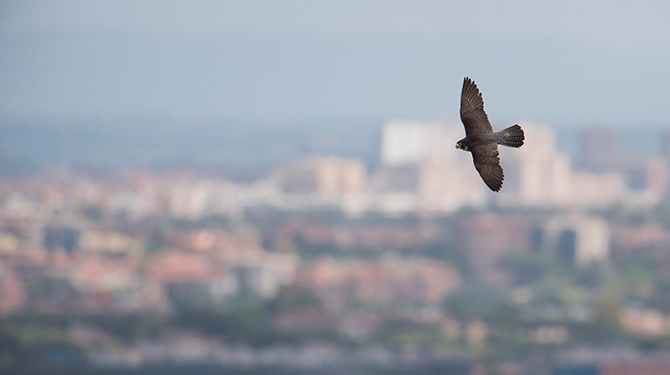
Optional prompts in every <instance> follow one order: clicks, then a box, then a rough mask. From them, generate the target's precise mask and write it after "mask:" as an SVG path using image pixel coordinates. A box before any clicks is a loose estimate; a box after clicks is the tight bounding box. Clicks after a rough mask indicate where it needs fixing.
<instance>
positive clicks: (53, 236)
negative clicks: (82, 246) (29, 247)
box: [43, 226, 81, 253]
mask: <svg viewBox="0 0 670 375" xmlns="http://www.w3.org/2000/svg"><path fill="white" fill-rule="evenodd" d="M80 237H81V232H80V230H79V229H77V228H74V227H61V226H47V227H45V228H44V237H43V242H44V247H45V248H47V249H49V250H65V251H67V252H69V253H71V252H74V251H76V250H79V242H80Z"/></svg>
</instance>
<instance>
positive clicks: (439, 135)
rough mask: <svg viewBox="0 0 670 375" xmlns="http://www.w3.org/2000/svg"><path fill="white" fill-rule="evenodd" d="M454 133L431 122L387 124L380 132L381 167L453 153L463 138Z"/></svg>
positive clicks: (421, 160) (413, 162) (441, 125)
mask: <svg viewBox="0 0 670 375" xmlns="http://www.w3.org/2000/svg"><path fill="white" fill-rule="evenodd" d="M456 130H457V128H456V127H446V126H444V125H443V124H440V123H434V122H428V123H427V122H417V121H391V122H389V123H387V124H386V125H384V127H383V129H382V139H381V155H380V158H381V162H382V165H384V166H399V165H407V164H418V163H421V162H423V161H424V160H425V159H426V158H427V157H429V156H431V155H435V154H443V155H444V154H445V153H446V152H449V151H453V150H454V145H455V144H456V141H457V140H459V139H461V138H462V137H463V134H462V133H461V134H458V133H457V131H456ZM459 135H460V137H459Z"/></svg>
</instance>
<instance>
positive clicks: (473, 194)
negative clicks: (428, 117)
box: [373, 121, 487, 214]
mask: <svg viewBox="0 0 670 375" xmlns="http://www.w3.org/2000/svg"><path fill="white" fill-rule="evenodd" d="M464 136H465V132H464V130H463V126H462V125H461V124H460V123H459V124H452V125H445V124H440V123H436V122H401V121H391V122H389V123H387V124H386V125H385V126H384V128H383V131H382V139H381V155H380V157H381V161H382V168H381V169H380V170H379V171H377V173H376V175H375V176H374V178H373V189H374V190H375V194H374V195H375V200H376V202H375V203H374V204H373V205H374V206H376V207H378V208H379V209H380V210H382V211H388V212H391V211H392V212H395V213H400V212H420V213H422V214H439V213H447V212H452V211H455V210H457V209H459V208H460V207H462V206H465V205H481V204H484V203H486V199H487V198H486V194H485V190H484V189H485V185H484V184H483V183H482V182H481V179H480V177H479V175H478V174H477V171H476V170H475V169H474V166H473V165H472V157H471V155H470V154H469V153H466V152H463V151H460V150H456V149H455V147H454V145H455V144H456V141H458V140H459V139H461V138H463V137H464Z"/></svg>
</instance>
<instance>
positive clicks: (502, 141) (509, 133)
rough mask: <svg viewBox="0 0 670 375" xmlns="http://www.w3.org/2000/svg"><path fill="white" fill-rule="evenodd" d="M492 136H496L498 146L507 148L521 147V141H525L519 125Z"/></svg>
mask: <svg viewBox="0 0 670 375" xmlns="http://www.w3.org/2000/svg"><path fill="white" fill-rule="evenodd" d="M494 134H495V136H496V142H498V144H499V145H503V146H507V147H516V148H518V147H521V146H523V140H524V139H525V136H524V134H523V129H521V127H520V126H519V125H513V126H510V127H509V128H507V129H503V130H501V131H499V132H497V133H494Z"/></svg>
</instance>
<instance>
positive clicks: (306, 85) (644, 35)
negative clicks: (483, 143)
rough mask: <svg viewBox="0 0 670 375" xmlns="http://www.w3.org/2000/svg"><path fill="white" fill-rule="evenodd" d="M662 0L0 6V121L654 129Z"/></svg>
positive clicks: (669, 95) (665, 76)
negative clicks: (465, 107) (463, 114)
mask: <svg viewBox="0 0 670 375" xmlns="http://www.w3.org/2000/svg"><path fill="white" fill-rule="evenodd" d="M668 20H670V2H667V1H630V2H628V1H573V2H571V1H551V2H546V1H542V2H540V1H537V2H526V1H514V2H498V1H488V2H487V1H468V2H453V1H440V2H438V1H430V2H428V1H426V2H421V1H411V2H410V1H337V2H334V1H333V2H330V1H267V2H265V1H235V2H225V1H210V2H202V1H200V2H199V1H181V2H176V1H174V2H168V1H114V2H107V1H102V0H95V1H82V2H79V1H43V2H32V1H25V0H24V1H18V2H11V1H6V0H2V1H0V64H1V65H0V97H1V100H0V115H3V116H2V117H42V118H44V117H49V116H54V115H55V116H83V117H86V116H117V115H120V116H133V115H166V116H175V117H185V118H217V119H250V120H261V121H299V120H309V119H313V118H323V117H339V118H356V117H365V118H371V117H372V118H387V117H389V118H390V117H407V118H424V119H433V118H443V119H457V116H458V96H459V94H460V86H461V83H462V79H463V77H464V76H466V75H467V76H470V77H472V78H474V79H475V81H477V83H478V84H479V86H480V88H481V89H482V91H483V93H484V99H485V103H486V109H487V111H488V112H489V116H490V117H491V119H492V120H494V121H505V122H518V121H525V120H533V121H540V122H546V123H554V124H559V125H563V124H566V125H569V124H577V123H580V124H581V123H611V124H615V125H622V126H639V125H640V123H644V124H653V125H659V124H670V111H668V110H667V109H666V108H667V106H668V104H669V103H670V90H669V87H670V69H668V68H667V67H668V66H670V22H668Z"/></svg>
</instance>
